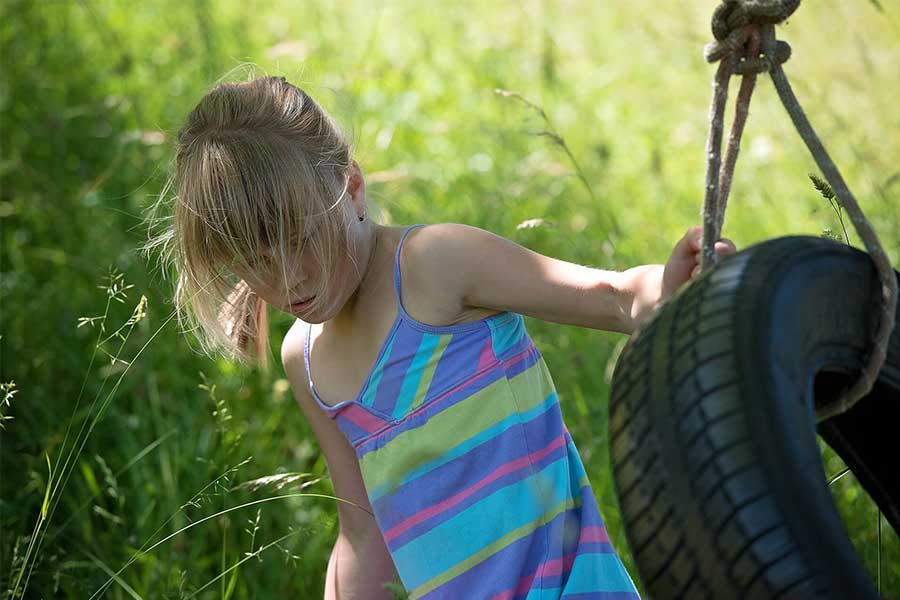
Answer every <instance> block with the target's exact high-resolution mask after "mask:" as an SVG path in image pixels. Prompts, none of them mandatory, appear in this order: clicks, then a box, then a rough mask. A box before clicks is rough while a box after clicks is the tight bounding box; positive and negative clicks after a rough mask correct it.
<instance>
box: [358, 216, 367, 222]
mask: <svg viewBox="0 0 900 600" xmlns="http://www.w3.org/2000/svg"><path fill="white" fill-rule="evenodd" d="M365 220H366V215H364V214H363V215H360V217H359V222H360V223H362V222H363V221H365Z"/></svg>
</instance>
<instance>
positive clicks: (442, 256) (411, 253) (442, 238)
mask: <svg viewBox="0 0 900 600" xmlns="http://www.w3.org/2000/svg"><path fill="white" fill-rule="evenodd" d="M494 239H498V236H496V235H494V234H493V233H490V232H488V231H485V230H483V229H479V228H477V227H473V226H471V225H463V224H459V223H437V224H433V225H425V226H424V227H418V228H416V229H414V230H413V231H411V232H410V233H409V235H408V236H407V237H406V240H405V241H404V243H403V248H402V249H401V254H400V269H401V272H402V277H403V302H404V306H405V307H406V309H407V312H409V313H410V314H411V315H412V316H413V317H415V318H417V320H421V321H425V322H429V323H430V322H431V321H437V320H439V321H443V322H441V323H437V322H435V323H431V324H434V325H452V324H456V323H461V322H466V321H471V320H476V319H479V318H483V317H484V316H487V315H489V314H491V313H492V312H495V311H491V310H485V309H480V308H478V307H472V306H469V305H468V304H467V303H466V296H467V294H468V291H469V286H470V284H471V280H470V278H469V275H470V272H471V271H470V268H469V267H470V265H471V264H472V261H475V260H478V257H479V256H483V253H484V252H485V251H486V249H487V248H489V247H490V243H491V241H492V240H494ZM414 311H418V312H419V314H422V315H423V317H424V318H422V319H419V318H418V317H416V313H415V312H414ZM429 319H430V320H429Z"/></svg>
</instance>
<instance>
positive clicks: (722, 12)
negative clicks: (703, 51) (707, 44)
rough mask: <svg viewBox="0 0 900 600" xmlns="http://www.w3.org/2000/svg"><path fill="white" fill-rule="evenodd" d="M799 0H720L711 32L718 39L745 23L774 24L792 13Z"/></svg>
mask: <svg viewBox="0 0 900 600" xmlns="http://www.w3.org/2000/svg"><path fill="white" fill-rule="evenodd" d="M799 6H800V0H722V3H721V4H720V5H719V6H717V7H716V10H715V11H713V16H712V33H713V36H715V38H716V39H717V40H719V41H722V40H724V39H725V38H727V37H728V36H729V35H730V34H731V33H732V32H733V31H735V30H737V29H741V28H743V27H745V26H747V25H776V24H778V23H781V22H782V21H784V20H785V19H787V18H788V17H789V16H791V15H792V14H794V11H795V10H797V7H799Z"/></svg>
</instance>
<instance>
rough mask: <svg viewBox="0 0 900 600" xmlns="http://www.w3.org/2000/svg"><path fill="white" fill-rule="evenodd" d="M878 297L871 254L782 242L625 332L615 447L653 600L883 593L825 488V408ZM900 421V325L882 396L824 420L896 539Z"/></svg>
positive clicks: (632, 536)
mask: <svg viewBox="0 0 900 600" xmlns="http://www.w3.org/2000/svg"><path fill="white" fill-rule="evenodd" d="M898 278H900V276H898ZM880 298H881V293H880V284H879V282H878V277H877V273H876V271H875V266H874V264H873V263H872V261H871V259H870V258H869V256H868V255H867V254H866V253H864V252H862V251H860V250H857V249H855V248H852V247H850V246H847V245H845V244H839V243H836V242H834V241H831V240H826V239H822V238H816V237H810V236H790V237H781V238H776V239H773V240H769V241H766V242H763V243H760V244H757V245H754V246H751V247H748V248H747V249H745V250H743V251H742V252H739V253H736V254H733V255H731V256H728V257H726V258H725V259H724V260H722V261H721V262H720V264H719V265H718V266H717V267H716V268H715V269H713V270H711V271H709V272H706V273H704V274H703V275H701V276H700V277H698V278H696V279H695V280H694V281H692V282H691V283H690V284H689V285H686V286H685V287H684V288H682V289H681V290H679V292H678V293H677V294H676V296H675V297H673V298H672V299H670V300H669V301H668V302H667V303H666V304H664V305H663V306H662V307H661V308H660V309H659V310H658V311H657V312H656V313H655V314H654V315H652V316H651V317H650V318H649V319H648V320H647V321H646V322H645V323H644V324H643V326H642V327H641V330H640V331H638V332H636V333H635V335H633V336H632V337H631V339H629V341H628V343H627V344H626V345H625V348H624V349H623V351H622V354H621V356H620V357H619V360H618V362H617V364H616V368H615V372H614V375H613V381H612V390H611V398H610V421H609V422H610V451H611V462H612V468H613V474H614V482H615V488H616V493H617V495H618V498H619V504H620V507H621V512H622V516H623V519H624V528H625V532H626V537H627V539H628V542H629V545H630V548H631V551H632V555H633V556H634V559H635V562H636V564H637V567H638V570H639V572H640V575H641V579H642V580H643V582H644V584H645V586H646V591H647V593H648V595H649V596H650V597H652V598H653V599H654V600H660V599H663V598H715V599H716V600H721V599H727V598H760V599H762V598H765V599H766V600H771V599H775V598H834V599H835V600H838V599H839V600H847V599H850V598H853V599H867V598H877V597H878V595H877V593H876V590H875V587H874V585H873V583H872V581H871V578H870V577H869V576H868V574H867V573H866V571H865V569H864V567H863V564H862V562H861V559H860V558H859V556H858V555H857V554H856V552H855V550H854V548H853V545H852V544H851V542H850V540H849V538H848V535H847V532H846V530H845V528H844V525H843V523H842V521H841V518H840V515H839V514H838V512H837V509H836V507H835V505H834V501H833V498H832V495H831V492H830V490H829V488H828V486H827V482H826V481H825V473H824V468H823V465H822V462H821V457H820V449H819V446H818V444H817V440H816V430H817V426H816V420H815V412H814V407H815V406H816V405H817V404H821V403H822V402H824V401H826V400H827V399H829V398H832V397H834V395H835V394H836V393H838V392H839V391H840V388H841V386H842V385H848V384H849V383H851V382H852V381H854V378H855V376H856V375H857V374H858V372H859V369H860V368H861V367H862V365H863V361H864V358H865V356H867V351H868V348H869V346H870V344H871V341H870V340H871V339H872V333H873V332H874V331H875V329H876V328H877V325H878V322H877V321H878V312H877V310H876V309H877V306H878V302H879V301H880ZM873 415H880V416H878V417H877V418H875V417H874V416H873ZM890 416H894V419H890ZM898 422H900V334H898V330H897V328H895V331H894V334H893V336H892V338H891V343H890V350H889V353H888V358H887V363H886V365H885V367H884V368H882V370H881V372H880V374H879V380H878V383H877V384H876V386H875V388H873V390H872V392H870V394H869V395H868V396H867V397H866V398H864V399H862V400H860V401H859V402H858V403H857V404H856V405H855V406H854V407H853V408H852V409H851V410H850V411H848V412H846V413H844V414H842V415H839V416H837V417H834V418H832V419H829V420H827V421H825V422H823V423H821V424H819V428H820V429H822V430H823V431H826V430H827V432H828V433H829V434H830V435H831V436H832V440H833V441H835V450H836V451H837V452H838V454H840V455H841V457H842V458H843V459H844V460H845V462H846V463H847V465H848V466H849V467H850V468H851V469H852V470H853V471H854V474H857V475H858V476H859V480H860V482H861V483H862V484H863V486H864V487H865V488H866V491H867V492H868V493H869V494H870V495H871V496H872V497H873V499H875V500H876V502H877V503H878V504H879V506H880V507H881V509H882V511H883V512H884V513H885V516H886V518H887V520H888V522H889V523H890V524H891V525H892V526H893V527H894V529H895V530H900V518H898V515H900V481H898V472H900V469H898V467H897V459H896V457H897V456H898V455H900V453H898V452H897V446H898V444H897V442H896V439H897V438H896V433H895V431H896V424H897V423H898ZM841 423H844V424H845V426H844V427H843V429H842V427H841ZM888 424H890V426H889V425H888ZM890 430H894V431H891V432H890V433H892V434H893V435H892V436H885V435H882V436H881V438H880V441H877V442H875V441H873V440H872V439H871V438H872V437H873V433H874V434H875V437H877V435H878V433H879V432H885V433H887V432H889V431H890ZM842 432H843V433H844V434H846V435H843V434H842ZM823 437H825V439H826V441H827V439H828V438H827V437H826V436H824V435H823ZM866 440H867V441H868V442H869V443H868V445H867V446H866V445H865V444H864V443H863V442H864V441H866ZM879 444H880V445H879ZM889 447H891V448H892V449H891V450H890V452H891V453H890V454H889V455H885V454H884V453H885V452H886V451H888V450H886V449H888V448H889ZM889 457H890V458H889Z"/></svg>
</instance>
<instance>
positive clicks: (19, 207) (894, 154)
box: [0, 0, 900, 600]
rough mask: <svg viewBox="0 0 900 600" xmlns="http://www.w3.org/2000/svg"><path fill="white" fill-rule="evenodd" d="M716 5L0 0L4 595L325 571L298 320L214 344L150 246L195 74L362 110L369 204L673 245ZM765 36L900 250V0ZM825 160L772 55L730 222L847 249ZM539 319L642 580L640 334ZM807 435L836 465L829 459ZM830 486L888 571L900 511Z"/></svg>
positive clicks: (695, 168)
mask: <svg viewBox="0 0 900 600" xmlns="http://www.w3.org/2000/svg"><path fill="white" fill-rule="evenodd" d="M715 4H716V2H714V1H712V0H704V1H697V0H672V1H671V2H666V3H660V2H655V1H651V0H634V1H632V2H593V3H589V2H576V1H574V0H559V1H556V2H551V1H546V0H543V1H542V0H524V1H516V2H513V1H508V0H502V1H500V0H498V1H496V2H474V1H471V0H464V1H462V2H456V3H449V2H441V3H438V2H431V3H429V2H426V3H422V2H413V1H412V0H384V1H378V2H367V1H342V2H319V1H310V2H302V3H300V2H290V1H288V0H273V1H266V2H263V1H261V0H244V1H242V2H232V1H229V0H187V1H180V2H176V1H172V0H148V1H147V2H141V3H131V2H124V1H120V0H106V1H103V0H78V1H76V0H8V1H6V2H4V3H2V6H0V52H2V54H0V57H2V63H3V68H2V71H3V73H2V87H0V119H2V128H0V145H2V158H0V176H2V186H0V227H2V239H0V274H2V275H0V359H2V360H0V383H2V384H3V387H2V388H0V427H2V428H0V593H3V594H4V596H3V597H4V598H8V599H10V600H14V599H19V598H57V597H60V598H91V599H93V598H100V597H105V598H114V599H125V598H173V599H175V598H177V599H188V598H209V599H213V598H216V599H220V600H227V599H228V598H256V599H266V598H288V597H290V598H304V599H305V598H317V597H321V595H322V589H323V577H324V573H325V566H326V564H327V561H328V556H329V553H330V550H331V545H332V544H333V542H334V539H335V536H336V534H337V521H336V512H335V501H334V499H333V498H331V496H332V495H333V489H332V488H331V485H330V480H329V478H328V473H327V470H326V467H325V462H324V459H323V458H322V456H321V454H320V453H319V450H318V446H317V444H316V442H315V440H314V439H313V438H312V435H311V431H310V428H309V426H308V424H307V423H306V422H305V421H304V419H303V416H302V414H301V411H300V410H299V408H298V406H297V405H296V403H295V401H294V399H293V394H292V392H291V389H290V386H289V385H288V383H287V380H286V378H285V376H284V373H283V370H282V369H281V367H280V365H279V361H278V359H277V357H278V356H279V347H280V343H281V339H282V337H283V335H284V333H285V332H286V331H287V329H288V328H289V326H290V325H291V321H292V317H290V316H289V315H286V314H281V313H275V312H272V313H270V331H271V336H272V361H273V365H274V366H273V368H272V369H271V371H269V372H262V371H260V370H258V369H252V368H246V367H241V366H239V365H237V364H235V363H234V362H233V361H230V360H228V359H226V358H223V357H209V356H204V355H202V354H201V353H200V352H199V349H198V345H197V343H196V341H195V340H193V339H192V334H191V332H189V331H184V330H183V328H181V327H179V326H178V324H177V322H176V321H175V320H174V319H173V306H172V300H171V298H172V294H173V273H171V272H166V271H165V270H164V269H162V268H160V266H159V263H158V261H157V258H158V257H156V256H149V257H148V256H144V255H142V254H141V252H140V251H139V250H138V248H139V247H140V246H141V244H143V243H144V242H145V241H146V239H147V237H148V235H149V231H148V224H149V223H150V222H152V221H156V222H164V221H159V219H164V218H165V216H166V215H165V214H151V212H150V210H151V207H152V206H153V204H154V202H155V201H156V199H157V196H158V194H159V193H160V190H161V189H162V187H163V184H164V182H165V180H166V177H167V176H168V175H169V174H170V173H171V168H172V165H171V159H172V147H173V142H174V136H175V134H176V132H177V130H178V128H179V127H180V125H181V122H182V120H183V119H184V117H185V115H186V114H187V113H188V111H189V110H190V109H191V108H192V107H193V106H194V105H195V104H196V102H197V101H198V100H199V99H200V98H201V97H202V95H203V94H204V93H205V92H206V91H207V90H208V89H209V88H210V87H211V86H212V85H214V84H215V83H216V82H218V81H225V80H242V79H246V78H247V75H248V73H250V72H255V73H257V74H263V73H265V74H271V75H283V76H285V77H287V78H288V80H289V81H291V82H293V83H295V84H297V85H299V86H301V87H303V88H304V89H306V90H307V91H308V92H309V93H310V94H311V95H312V96H313V97H314V98H316V99H317V100H318V101H319V102H320V103H321V104H322V105H323V106H324V107H325V108H326V109H327V110H329V111H330V112H331V113H332V114H333V115H334V116H335V118H336V119H337V120H338V121H339V122H340V123H341V124H342V125H343V126H344V127H345V129H346V130H347V131H348V133H349V134H350V136H351V138H352V140H353V149H354V152H355V156H356V158H357V160H358V161H359V163H360V164H361V166H362V168H363V170H364V172H365V174H366V180H367V184H368V190H369V200H370V202H371V203H373V205H374V207H375V211H374V212H375V218H376V220H379V221H380V222H383V223H388V224H397V225H402V224H412V223H433V222H460V223H468V224H471V225H475V226H478V227H482V228H484V229H488V230H490V231H493V232H495V233H497V234H499V235H502V236H505V237H508V238H510V239H512V240H515V241H516V242H518V243H520V244H523V245H525V246H527V247H529V248H531V249H533V250H536V251H538V252H541V253H543V254H547V255H549V256H554V257H557V258H561V259H564V260H568V261H572V262H576V263H580V264H585V265H590V266H594V267H597V268H602V269H615V270H625V269H627V268H629V267H632V266H635V265H639V264H646V263H663V262H665V260H666V259H667V258H668V256H669V253H670V252H671V248H672V246H673V245H674V244H675V242H676V241H677V240H678V239H679V238H680V237H681V236H682V235H684V233H685V231H686V230H687V229H688V228H689V227H690V226H692V225H696V224H699V223H700V209H701V205H702V194H703V177H704V173H703V169H704V159H705V155H704V144H705V139H706V131H707V126H708V124H707V113H708V107H709V96H710V92H711V81H712V76H713V72H714V67H713V66H711V65H708V64H707V63H706V62H705V61H704V60H703V54H702V49H703V45H704V44H705V43H707V42H708V41H710V40H711V39H712V37H711V34H710V32H709V17H710V15H711V13H712V10H713V8H714V7H715ZM778 34H779V37H781V38H783V39H785V40H787V41H789V42H790V44H791V45H792V47H793V56H792V58H791V60H790V61H789V62H788V63H787V64H786V65H785V69H786V71H787V72H788V75H789V77H790V78H791V81H792V83H793V85H794V88H795V91H796V93H797V95H798V97H799V98H800V100H801V102H802V103H803V105H804V107H805V109H806V111H807V113H808V115H809V117H810V119H811V121H812V122H813V125H814V126H816V128H817V129H818V131H819V134H820V135H821V137H822V139H823V141H824V142H825V144H826V146H827V147H828V148H829V150H830V152H831V154H832V157H833V158H834V160H835V162H836V163H837V164H838V166H839V167H840V169H841V171H842V173H843V174H844V177H845V178H846V180H847V181H848V183H849V184H850V187H851V189H853V190H854V192H855V194H856V196H857V199H858V201H859V203H860V205H861V207H862V209H863V211H864V212H865V214H866V216H867V217H868V218H869V220H870V221H871V222H872V224H873V226H874V228H875V230H876V232H877V233H878V235H879V237H880V239H881V241H882V244H883V245H884V247H885V249H886V251H887V252H888V254H889V256H890V259H891V263H892V264H893V265H894V266H895V268H896V267H900V211H898V210H897V200H898V198H900V136H898V135H897V132H898V131H900V111H898V110H897V98H898V97H900V77H898V74H897V65H898V64H900V6H898V5H897V4H896V3H893V2H885V1H883V0H882V1H881V2H876V1H875V0H871V1H870V0H852V1H850V0H818V1H816V2H809V1H808V2H804V3H803V4H802V5H801V7H800V9H799V10H798V11H797V13H796V14H795V15H794V16H793V17H792V18H791V19H790V20H789V21H788V23H786V24H785V25H783V26H780V27H779V28H778ZM735 92H736V87H735V86H734V85H733V87H732V96H733V95H734V94H735ZM730 113H731V111H730V109H729V115H730ZM729 120H730V118H729ZM816 172H817V171H816V168H815V165H814V163H813V161H812V159H811V157H810V156H809V154H808V152H807V151H806V149H805V147H804V146H803V144H802V142H801V140H800V138H799V137H798V136H797V134H796V132H795V131H794V130H793V126H792V125H791V123H790V121H789V119H788V117H787V115H786V114H785V113H784V109H783V108H782V106H781V105H780V103H779V102H778V99H777V96H776V94H775V92H774V89H773V88H772V86H771V83H770V82H769V81H768V80H767V78H766V77H761V78H760V81H759V83H758V85H757V92H756V94H755V96H754V99H753V105H752V107H751V110H750V118H749V122H748V126H747V131H746V133H745V137H744V142H743V146H742V153H741V157H740V160H739V162H738V166H737V171H736V175H735V181H734V186H733V190H732V194H731V200H730V202H729V206H728V210H727V213H726V219H725V224H724V229H723V236H725V237H728V238H729V239H731V240H733V241H734V242H735V244H736V245H737V247H738V249H742V248H746V247H748V246H750V245H752V244H754V243H757V242H760V241H763V240H766V239H771V238H773V237H778V236H782V235H794V234H807V235H825V236H830V237H835V238H836V239H842V240H843V239H845V237H844V236H845V228H846V235H847V238H846V241H848V242H849V243H851V244H853V245H855V246H857V247H861V243H860V241H859V239H858V237H857V236H856V233H855V231H853V230H852V228H851V227H850V223H849V221H848V220H847V218H846V215H845V214H842V211H841V210H840V208H839V207H836V206H835V205H833V204H831V203H829V202H828V201H827V200H826V199H824V198H823V197H822V196H821V195H820V194H819V193H818V192H817V191H816V189H815V188H814V187H813V185H812V184H811V182H810V179H809V177H808V175H809V174H810V173H816ZM835 293H840V290H835ZM526 325H527V328H528V330H529V332H530V333H531V335H532V337H533V338H534V340H535V343H536V345H537V346H538V348H540V350H541V352H542V353H543V355H544V357H545V359H546V361H547V364H548V366H549V368H550V371H551V373H553V377H554V380H555V382H556V386H557V389H558V392H559V400H560V404H561V406H562V410H563V414H564V416H565V419H566V422H567V424H568V428H569V430H570V432H571V433H572V436H573V438H574V440H575V443H576V445H577V447H578V449H579V451H580V452H581V455H582V458H583V459H584V461H585V464H586V466H587V470H588V474H589V477H590V480H591V484H592V487H593V489H594V491H595V494H596V496H597V499H598V501H599V504H600V508H601V512H602V514H603V517H604V520H605V522H606V525H607V528H608V530H609V532H610V537H611V540H612V543H613V545H614V546H615V547H616V549H617V550H618V551H619V553H620V555H621V556H622V558H623V561H624V562H625V564H626V567H627V568H628V570H629V572H630V573H631V574H632V576H633V578H634V579H635V581H636V583H638V585H639V586H640V585H641V584H640V580H639V578H638V574H637V570H636V567H635V566H634V563H633V561H632V557H631V554H630V551H629V548H628V544H627V541H626V538H625V533H624V531H623V530H622V524H621V518H620V516H619V509H618V503H617V500H616V497H615V492H614V488H613V481H612V478H611V473H610V471H609V457H608V438H607V417H608V399H609V386H610V381H611V377H612V372H613V368H614V365H615V360H616V357H617V355H618V353H619V352H620V351H621V349H622V346H623V345H624V343H625V341H626V339H627V338H626V337H625V336H624V335H622V334H619V333H614V332H607V331H597V330H589V329H580V328H576V327H569V326H562V325H557V324H553V323H545V322H541V321H537V320H534V319H530V318H529V319H527V321H526ZM822 456H823V464H824V466H825V476H826V477H827V478H829V479H830V478H832V477H834V476H836V475H838V474H840V473H842V471H843V470H844V464H843V462H842V461H841V460H840V459H839V458H838V457H837V456H835V454H834V453H833V452H832V451H831V450H830V449H829V448H828V447H827V446H826V445H825V444H824V443H822ZM831 489H832V491H833V493H834V497H835V501H836V503H837V506H838V509H839V511H840V513H841V516H842V518H843V520H844V523H845V525H846V527H847V530H848V533H849V534H850V537H851V540H852V542H853V544H854V546H855V547H856V548H857V550H858V552H859V553H860V556H861V557H862V559H863V561H864V563H865V566H866V568H867V570H868V571H869V573H870V574H871V575H872V579H873V581H877V582H878V583H879V585H880V587H881V590H882V592H883V593H885V594H886V595H888V597H900V538H898V535H897V532H895V531H893V530H892V529H891V528H890V526H889V525H888V524H887V521H886V520H884V519H883V518H881V517H880V515H879V513H878V511H877V508H876V507H875V505H874V504H873V503H872V502H871V500H870V499H869V498H868V496H866V494H865V492H864V491H863V490H862V489H861V487H860V486H859V484H858V483H857V482H856V480H855V479H854V477H853V475H852V473H847V474H846V475H845V476H842V477H840V478H839V479H837V480H836V481H835V482H834V484H833V485H832V488H831ZM641 591H643V590H642V589H641ZM891 594H893V596H890V595H891Z"/></svg>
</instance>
